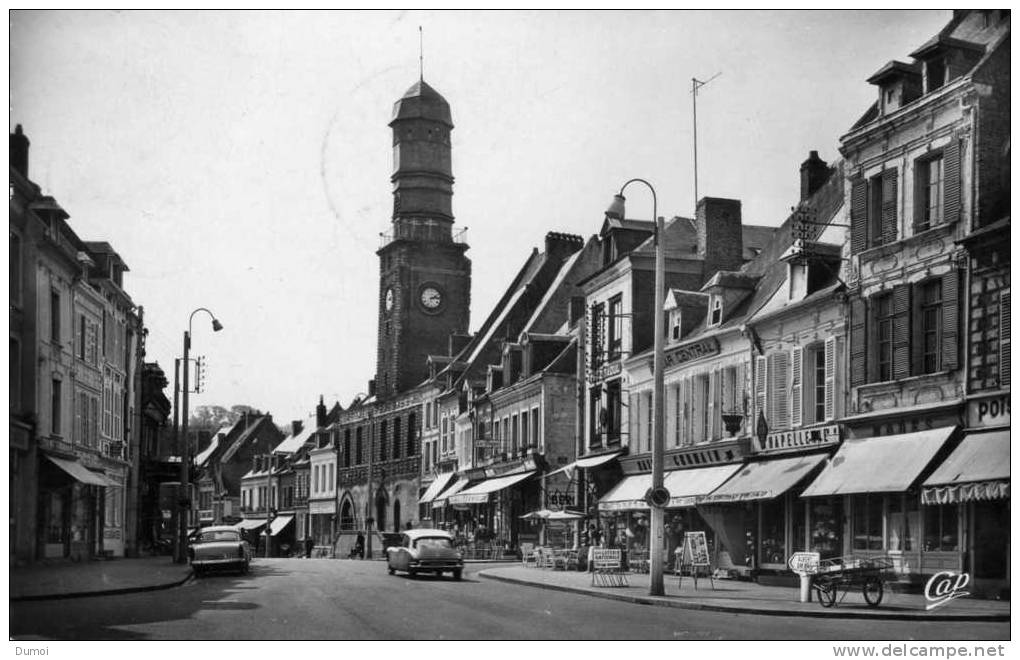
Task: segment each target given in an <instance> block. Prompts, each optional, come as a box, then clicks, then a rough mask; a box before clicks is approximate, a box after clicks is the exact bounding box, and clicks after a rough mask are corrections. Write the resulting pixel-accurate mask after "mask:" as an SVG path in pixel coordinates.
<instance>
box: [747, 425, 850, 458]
mask: <svg viewBox="0 0 1020 660" xmlns="http://www.w3.org/2000/svg"><path fill="white" fill-rule="evenodd" d="M839 437H840V436H839V424H829V425H828V426H818V427H815V428H811V429H794V430H791V431H775V432H773V433H769V434H768V435H766V436H765V441H764V442H761V441H760V440H759V441H758V444H759V447H758V451H759V453H768V452H780V451H790V450H794V449H813V448H815V447H824V446H826V445H835V444H839Z"/></svg>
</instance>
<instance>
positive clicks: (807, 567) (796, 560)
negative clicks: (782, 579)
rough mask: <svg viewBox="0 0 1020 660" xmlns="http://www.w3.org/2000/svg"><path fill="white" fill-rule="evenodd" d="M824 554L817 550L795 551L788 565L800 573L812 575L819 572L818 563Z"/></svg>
mask: <svg viewBox="0 0 1020 660" xmlns="http://www.w3.org/2000/svg"><path fill="white" fill-rule="evenodd" d="M821 559H822V556H821V555H820V554H819V553H817V552H795V553H793V554H792V555H790V558H789V559H788V560H787V562H786V565H787V566H789V567H790V570H791V571H793V572H794V573H796V574H798V575H812V574H814V573H817V572H818V564H819V562H820V561H821Z"/></svg>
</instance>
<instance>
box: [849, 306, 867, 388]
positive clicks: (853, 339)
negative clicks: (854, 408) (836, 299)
mask: <svg viewBox="0 0 1020 660" xmlns="http://www.w3.org/2000/svg"><path fill="white" fill-rule="evenodd" d="M867 342H868V303H867V301H866V300H865V299H864V298H853V299H851V300H850V386H851V387H857V386H858V385H863V384H864V383H866V382H867V381H868V360H867V355H868V343H867Z"/></svg>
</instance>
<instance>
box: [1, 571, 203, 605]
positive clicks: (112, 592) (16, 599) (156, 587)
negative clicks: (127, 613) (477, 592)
mask: <svg viewBox="0 0 1020 660" xmlns="http://www.w3.org/2000/svg"><path fill="white" fill-rule="evenodd" d="M193 575H194V571H192V570H191V569H190V568H189V569H188V574H187V575H185V576H184V578H183V579H181V580H175V581H174V582H166V583H163V584H150V585H145V586H144V587H125V588H124V589H106V590H103V591H76V592H72V593H69V594H39V595H36V596H12V597H11V598H10V602H12V603H21V602H29V601H38V600H63V599H65V598H89V597H92V596H120V595H122V594H135V593H141V592H143V591H161V590H163V589H173V588H174V587H179V586H181V585H182V584H184V583H185V582H187V581H188V580H190V579H191V577H192V576H193Z"/></svg>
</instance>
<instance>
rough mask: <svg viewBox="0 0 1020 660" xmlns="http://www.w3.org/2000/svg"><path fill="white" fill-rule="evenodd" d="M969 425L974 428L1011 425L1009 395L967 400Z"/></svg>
mask: <svg viewBox="0 0 1020 660" xmlns="http://www.w3.org/2000/svg"><path fill="white" fill-rule="evenodd" d="M967 426H968V427H970V428H972V429H976V428H984V427H988V426H1009V395H1008V394H1002V395H999V396H996V397H991V398H988V399H979V400H977V401H969V402H967Z"/></svg>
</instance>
